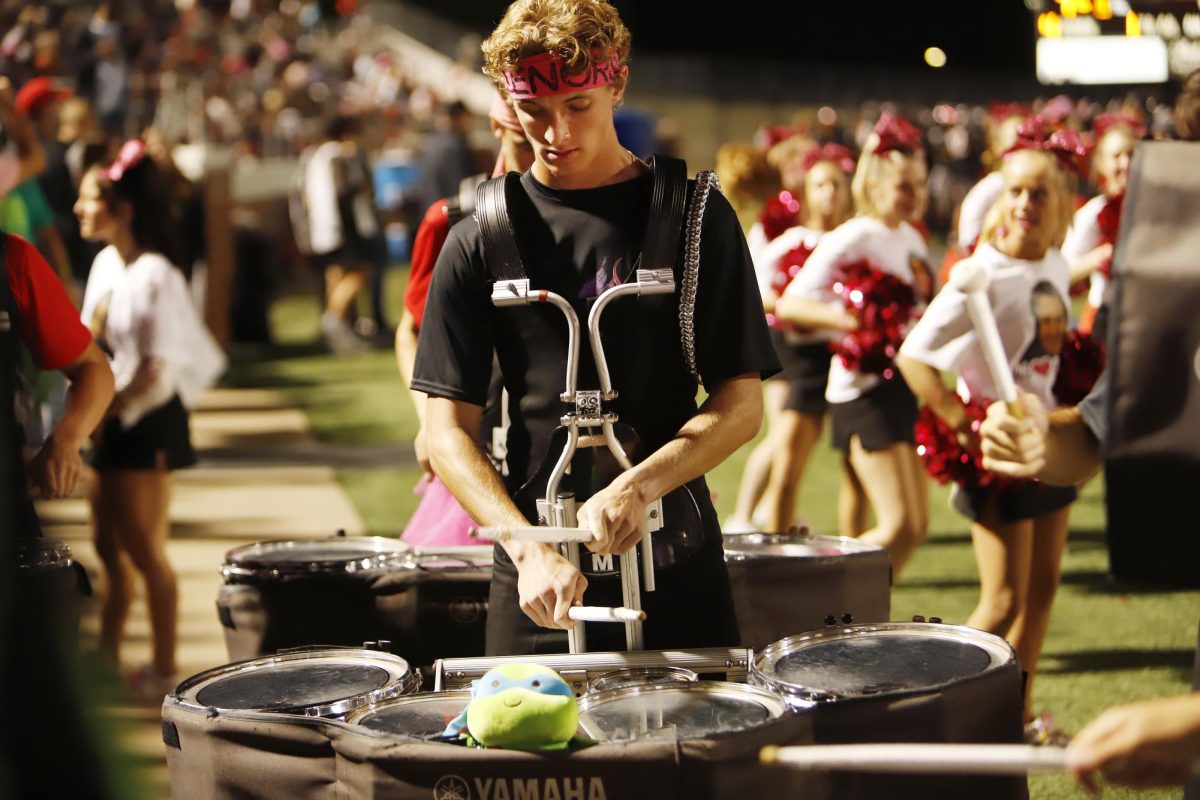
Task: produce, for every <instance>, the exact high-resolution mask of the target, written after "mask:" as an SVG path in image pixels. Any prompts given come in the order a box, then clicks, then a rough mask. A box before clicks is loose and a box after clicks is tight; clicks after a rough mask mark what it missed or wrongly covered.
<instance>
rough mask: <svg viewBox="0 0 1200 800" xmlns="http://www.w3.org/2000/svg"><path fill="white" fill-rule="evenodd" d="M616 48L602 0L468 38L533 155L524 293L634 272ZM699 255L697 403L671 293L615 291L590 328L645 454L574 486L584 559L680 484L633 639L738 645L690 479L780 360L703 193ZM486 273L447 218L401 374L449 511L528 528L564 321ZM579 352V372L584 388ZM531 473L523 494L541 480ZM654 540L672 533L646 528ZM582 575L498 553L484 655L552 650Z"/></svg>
mask: <svg viewBox="0 0 1200 800" xmlns="http://www.w3.org/2000/svg"><path fill="white" fill-rule="evenodd" d="M629 48H630V34H629V31H628V29H627V28H626V27H625V25H624V24H623V23H622V21H621V19H620V17H619V16H618V14H617V11H616V9H614V8H613V7H612V6H611V5H609V4H608V3H607V2H604V1H603V0H518V2H516V3H514V4H513V5H511V6H510V7H509V9H508V11H507V12H506V13H505V15H504V18H503V19H502V20H501V22H500V24H499V26H498V27H497V28H496V30H495V31H493V33H492V35H491V36H490V37H489V38H488V40H487V41H486V42H485V43H484V45H483V51H484V59H485V67H484V71H485V72H486V73H487V74H488V75H489V76H490V77H491V78H492V80H493V81H495V83H496V84H497V86H498V87H499V88H500V89H501V91H502V92H504V93H505V96H506V98H507V99H508V101H509V102H510V103H511V104H512V105H513V108H514V110H515V112H516V115H517V119H518V120H519V121H520V123H521V126H522V128H523V129H524V131H525V134H526V136H527V138H528V139H529V141H530V143H531V144H532V145H533V150H534V163H533V166H532V168H531V169H530V170H529V171H528V172H526V173H525V174H524V175H523V176H522V177H521V180H520V191H518V192H517V193H516V195H517V196H516V197H515V198H514V199H513V200H511V201H510V202H511V205H512V214H511V216H510V219H511V222H512V225H513V228H514V230H515V232H516V236H517V240H518V244H519V246H520V252H521V255H522V262H523V266H524V268H525V270H526V271H527V274H528V275H529V277H530V282H531V286H532V287H533V288H536V289H546V290H549V291H552V292H555V293H557V294H559V295H561V296H563V297H566V298H570V299H571V300H572V301H573V302H574V305H575V306H576V313H583V312H586V310H587V308H588V306H589V305H590V301H591V300H593V299H594V298H595V297H597V296H598V295H599V294H600V292H602V291H604V290H606V289H608V288H609V287H611V286H614V285H617V284H619V283H623V282H627V281H629V280H632V279H633V277H634V274H633V273H634V271H635V270H636V269H637V267H638V266H639V265H640V262H639V259H640V251H641V246H642V242H643V239H644V237H645V236H646V233H647V232H646V220H647V219H648V218H649V216H650V215H649V209H650V200H651V189H652V185H653V183H652V180H651V174H650V172H649V168H648V166H647V164H646V163H645V162H643V161H642V160H640V159H639V158H638V157H637V156H635V155H634V154H633V153H631V152H629V151H628V150H626V149H625V148H624V147H622V146H621V145H620V143H619V142H618V141H617V136H616V131H615V128H614V125H613V112H614V110H615V109H616V108H617V107H618V106H619V105H620V104H621V102H622V100H623V98H624V93H625V85H626V82H627V81H628V78H629V68H628V66H627V62H628V59H629ZM548 76H549V78H551V79H550V80H547V77H548ZM558 76H564V78H563V80H562V81H561V82H560V81H559V80H557V77H558ZM700 252H701V264H700V270H699V275H700V279H699V282H698V287H699V288H698V292H697V297H696V306H695V326H694V327H695V332H696V334H695V335H696V363H697V365H698V369H699V373H700V378H701V380H702V382H703V384H704V388H705V390H706V392H707V399H706V400H705V401H704V403H703V405H701V406H700V407H699V408H697V405H696V402H695V394H696V385H695V382H694V380H693V379H692V377H691V375H690V374H689V372H688V370H687V367H686V366H685V361H684V355H683V352H682V350H683V348H682V346H681V343H680V333H679V307H678V301H677V299H675V298H674V297H672V298H656V299H651V300H628V301H623V303H622V304H617V305H616V306H615V307H614V308H613V309H612V310H610V311H609V312H607V316H608V320H609V322H608V324H607V325H606V326H605V348H606V352H607V354H608V356H609V362H610V367H611V371H612V377H613V383H614V385H615V387H616V389H617V390H618V391H619V392H620V397H619V398H618V400H617V401H616V402H615V404H614V410H616V412H617V413H618V414H619V415H620V419H621V422H622V423H625V424H629V425H630V426H632V428H633V430H634V431H636V433H637V434H638V437H639V438H640V442H641V445H642V448H643V450H644V452H645V453H647V454H649V456H648V457H647V458H645V459H644V460H642V461H641V463H639V464H637V466H635V467H634V469H633V470H631V471H629V472H626V473H624V474H623V475H621V476H620V477H618V478H617V479H616V480H614V481H613V482H612V483H611V484H609V485H608V486H607V487H605V488H603V489H600V490H599V491H597V492H595V493H594V494H593V495H592V496H591V497H590V498H582V497H581V498H579V499H580V500H581V501H583V500H586V502H583V504H582V505H581V506H580V508H579V511H578V519H579V524H580V526H581V527H586V528H589V529H591V530H592V531H593V533H594V534H595V535H596V537H597V538H596V540H595V541H594V542H592V543H591V544H590V545H589V548H590V549H591V550H592V551H593V553H596V554H599V555H600V556H605V555H611V554H621V553H625V552H627V551H629V550H631V549H632V548H633V547H634V545H635V544H636V543H637V542H638V541H639V540H640V539H641V537H642V535H643V533H644V531H645V527H646V523H645V518H646V508H647V506H648V504H650V503H651V502H653V501H654V500H655V499H657V498H660V497H663V496H664V495H666V494H667V493H668V492H670V491H672V490H674V489H676V488H677V487H681V486H684V485H685V484H686V485H687V487H688V489H689V490H690V491H691V493H692V495H693V496H694V498H695V501H696V504H697V506H698V508H699V511H700V517H701V519H702V520H703V524H702V525H701V528H702V530H700V531H699V532H696V533H693V534H692V535H689V536H686V537H682V538H680V540H679V541H678V542H671V543H670V544H672V545H678V546H671V547H669V548H663V549H664V550H670V551H671V552H672V553H674V554H675V555H674V558H673V559H672V560H670V561H669V562H668V563H663V562H662V561H660V560H659V559H656V567H662V568H661V569H660V570H659V572H658V581H657V584H658V586H657V591H655V592H653V593H647V594H645V595H644V597H643V607H644V608H645V610H646V612H647V621H646V627H645V644H646V646H647V647H650V648H666V647H704V646H731V645H736V644H737V641H738V631H737V623H736V620H735V617H734V613H733V605H732V600H731V596H730V589H729V580H728V576H727V574H726V572H725V566H724V560H723V554H722V550H721V541H720V530H719V527H718V523H717V520H716V513H715V511H714V509H713V506H712V502H711V499H710V496H709V492H708V490H707V488H706V486H705V484H704V477H703V476H704V474H705V473H706V472H707V471H708V470H710V469H712V468H713V467H715V466H717V465H718V464H720V463H721V462H722V461H723V460H724V459H725V458H727V457H728V456H729V455H730V454H731V453H733V452H734V451H735V450H736V449H737V448H738V447H739V446H741V445H742V444H743V443H745V442H747V441H749V440H750V439H751V438H752V437H753V436H754V435H755V434H756V433H757V431H758V428H759V425H760V423H761V417H762V385H761V380H762V377H763V376H764V375H770V374H772V373H774V372H775V371H777V370H778V368H779V365H778V361H777V360H776V357H775V355H774V352H773V349H772V347H771V342H770V339H769V337H768V335H767V328H766V324H765V321H764V319H763V315H762V307H761V302H760V300H759V295H758V289H757V286H756V282H755V278H754V271H753V265H752V263H751V261H750V257H749V254H748V252H747V249H746V243H745V239H744V237H743V235H742V231H741V227H740V225H739V224H738V220H737V217H736V216H735V214H734V212H733V210H732V208H731V207H730V205H729V203H728V202H726V201H725V199H724V198H723V197H721V196H720V194H719V193H717V192H713V193H712V194H711V195H710V196H709V197H708V201H707V208H706V210H705V213H704V219H703V228H702V235H701V240H700ZM678 267H679V265H678V264H677V265H676V272H677V275H676V281H677V283H678V281H679V272H678ZM487 274H488V273H487V263H486V259H485V253H484V246H483V242H482V238H481V235H480V233H479V230H478V229H477V227H476V224H475V223H474V222H473V221H471V220H466V221H464V222H463V223H461V224H459V225H457V226H455V228H454V229H453V230H452V231H451V232H450V235H449V238H448V239H447V241H446V244H445V246H444V248H443V250H442V254H441V256H440V258H439V261H438V265H437V267H436V268H435V269H434V277H433V281H432V285H431V287H430V291H429V299H428V305H427V307H426V311H425V318H424V323H423V325H422V328H421V337H420V342H419V344H418V350H417V359H416V364H415V369H414V377H413V381H412V388H413V389H415V390H419V391H421V392H424V393H426V394H427V395H428V402H427V406H426V421H425V426H426V436H427V444H428V447H429V452H430V460H431V462H432V466H433V468H434V471H435V472H436V473H437V474H438V475H439V476H441V478H442V480H443V481H444V482H445V483H446V485H447V486H448V487H449V488H450V490H451V491H452V492H453V493H454V494H455V496H456V497H457V498H458V500H459V501H460V502H461V503H462V505H463V507H464V508H465V509H466V510H467V511H468V512H469V513H470V514H471V516H472V517H473V518H474V519H475V520H477V521H478V522H479V523H481V524H484V525H497V526H525V525H528V524H529V523H530V522H531V521H533V520H534V519H535V516H536V512H535V510H534V509H533V508H531V507H529V506H530V505H532V504H531V503H526V504H523V505H522V506H521V507H519V505H518V502H516V501H515V500H514V496H515V495H516V493H517V490H518V488H519V487H521V486H522V485H523V484H525V483H526V482H527V481H531V480H532V479H534V477H535V473H537V472H538V470H539V466H540V465H541V464H542V463H543V462H544V461H545V460H546V459H549V460H550V463H553V460H554V459H556V458H557V456H558V455H559V451H560V449H561V446H562V445H561V441H559V442H557V443H555V442H552V440H551V434H552V433H553V431H554V430H555V428H556V427H557V426H558V424H559V417H560V415H561V414H562V411H563V409H562V405H561V403H560V401H559V392H561V390H562V386H563V383H564V376H565V374H566V368H567V367H566V364H567V358H566V355H567V331H566V326H565V324H563V321H562V318H561V315H560V314H559V312H558V311H557V310H555V309H545V308H540V307H522V308H518V309H505V310H498V309H496V308H494V307H493V306H492V303H491V300H490V295H491V284H490V282H489V281H488V278H487ZM614 318H616V319H614ZM493 350H494V351H495V352H496V354H497V357H498V361H499V365H500V370H501V372H502V374H503V376H504V384H505V387H506V389H507V390H508V392H509V396H510V413H511V427H510V429H509V433H508V467H509V473H510V474H509V476H508V477H507V478H506V479H505V478H501V476H499V475H498V474H497V473H496V471H495V470H494V469H493V468H492V467H491V465H490V463H489V462H488V460H487V458H486V457H485V456H484V454H483V452H482V450H481V449H480V448H479V446H478V444H477V443H478V441H479V437H478V428H479V424H480V418H481V414H482V410H483V405H484V402H485V400H486V392H487V386H488V378H489V375H490V372H491V353H492V352H493ZM584 351H585V352H584V354H583V359H582V366H581V370H580V386H581V387H583V388H588V387H595V386H597V385H598V381H597V376H596V374H595V370H594V369H593V367H592V358H591V355H590V353H588V352H586V351H587V348H584ZM534 483H535V485H536V486H537V488H538V490H539V491H538V492H537V493H539V494H540V492H541V490H544V487H545V485H546V477H545V474H544V473H543V474H542V476H541V477H539V478H537V479H536V481H534ZM667 522H668V527H669V520H668V521H667ZM655 536H656V537H665V538H669V536H668V535H667V534H666V533H664V532H662V531H660V532H659V533H657V534H655ZM660 540H661V538H660V539H656V541H660ZM584 562H585V568H587V569H589V570H590V572H591V574H592V578H591V579H590V580H591V582H592V591H590V592H589V594H588V597H589V600H591V602H592V603H593V604H594V603H595V598H596V597H612V596H615V597H620V592H619V590H618V589H615V587H617V586H618V585H619V577H618V574H617V573H616V572H615V571H612V570H611V568H610V569H609V570H608V571H605V569H604V568H603V567H604V566H605V564H606V561H605V560H603V559H588V558H586V557H585V559H584ZM607 563H616V562H615V561H607ZM588 586H589V578H587V577H585V576H584V575H583V574H582V573H581V572H580V571H579V570H577V569H576V568H575V567H573V566H572V565H571V564H570V563H569V562H568V561H567V560H566V559H565V558H563V557H562V556H560V555H559V553H558V552H557V551H556V550H555V549H554V548H553V547H551V546H549V545H544V544H530V543H517V542H507V543H505V544H504V545H503V547H497V549H496V551H495V568H494V574H493V582H492V586H491V599H490V605H489V611H488V645H487V649H488V653H489V654H514V653H520V654H526V653H533V652H553V651H561V650H563V649H565V644H566V637H565V634H563V633H562V631H563V630H564V629H566V628H568V627H570V625H571V622H570V619H569V616H568V610H569V609H570V607H571V606H573V605H581V604H582V603H583V599H584V591H585V589H588ZM522 612H523V613H522ZM594 627H596V626H594ZM623 634H624V631H623V629H621V627H620V626H615V625H614V626H601V627H598V628H597V630H596V632H595V633H592V634H589V635H590V636H591V637H592V638H591V644H592V649H593V650H600V649H605V648H608V649H623V645H622V644H620V642H623ZM606 636H607V639H606V638H605V637H606Z"/></svg>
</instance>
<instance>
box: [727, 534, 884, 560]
mask: <svg viewBox="0 0 1200 800" xmlns="http://www.w3.org/2000/svg"><path fill="white" fill-rule="evenodd" d="M723 543H724V547H725V558H726V560H729V561H737V560H743V559H751V558H837V557H845V556H855V555H859V554H861V553H879V552H882V550H883V548H881V547H878V546H876V545H873V544H868V543H866V542H860V541H858V540H856V539H850V538H847V537H844V536H816V535H813V534H808V533H739V534H730V535H727V536H725V537H724V539H723Z"/></svg>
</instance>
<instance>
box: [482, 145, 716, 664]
mask: <svg viewBox="0 0 1200 800" xmlns="http://www.w3.org/2000/svg"><path fill="white" fill-rule="evenodd" d="M650 165H651V169H652V171H653V189H652V195H651V207H650V218H649V222H648V224H647V227H646V238H645V242H644V246H643V248H642V257H641V266H642V267H648V268H639V269H638V270H637V272H636V274H635V279H634V280H633V281H630V282H627V283H623V284H619V285H617V286H613V287H611V288H609V289H607V290H605V291H604V292H602V293H601V294H600V295H599V296H598V297H597V298H596V300H595V302H594V304H593V306H592V308H591V311H590V312H589V313H588V320H587V333H588V341H589V344H590V346H591V350H592V355H593V357H594V359H595V362H596V372H597V374H598V377H599V384H600V388H599V389H598V390H590V389H579V388H578V379H579V351H580V343H581V339H582V331H581V326H580V322H579V316H578V315H577V314H576V312H575V309H574V308H573V307H572V306H571V304H570V302H569V301H567V300H566V299H565V298H563V297H562V296H560V295H558V294H555V293H554V292H551V291H548V290H545V289H536V288H534V287H532V286H531V285H530V280H529V277H528V275H527V274H526V272H525V268H524V266H523V265H522V262H521V256H520V252H519V249H518V246H517V236H516V232H515V230H514V229H513V226H512V222H511V220H510V218H509V215H508V210H507V209H508V198H509V197H510V196H511V195H512V193H514V192H517V191H521V190H520V187H519V183H520V176H519V175H518V174H516V173H508V174H507V175H504V176H502V177H499V178H495V179H492V180H490V181H487V182H485V183H483V184H481V185H480V186H479V189H478V194H477V199H476V203H475V219H476V220H477V222H478V225H479V231H480V234H481V236H482V238H483V244H484V252H485V253H486V254H487V260H488V269H489V272H490V273H491V278H492V281H493V283H492V304H493V305H494V306H496V307H497V308H512V307H517V306H527V305H533V304H535V303H547V304H549V305H552V306H554V307H555V308H557V309H558V310H559V311H561V312H562V314H563V316H564V317H565V318H566V321H567V332H568V335H567V368H566V380H565V389H564V391H563V393H562V394H561V395H560V399H561V400H562V402H563V403H565V404H567V406H568V410H567V412H566V413H565V414H564V415H563V416H562V417H561V419H560V423H561V425H562V427H563V428H565V429H566V431H567V440H566V444H565V446H564V448H563V452H562V454H561V455H560V456H559V458H558V461H557V462H556V463H555V466H554V470H553V472H552V473H551V474H550V478H549V480H548V482H547V485H546V493H545V496H544V497H543V498H541V499H539V500H538V501H537V515H538V527H536V528H480V529H479V530H478V535H479V536H481V537H484V538H494V539H496V540H497V541H501V542H503V541H507V540H521V541H543V542H549V543H554V544H557V545H558V547H559V551H560V552H561V553H562V555H563V557H564V558H566V559H567V561H569V562H570V563H571V565H572V566H574V567H575V568H576V569H579V566H580V552H579V545H580V544H581V543H586V542H590V541H592V540H593V538H594V537H593V534H592V532H591V531H590V530H588V529H586V528H580V527H578V525H579V522H578V519H577V517H576V513H577V510H578V509H577V502H576V499H575V496H574V493H572V492H563V491H560V483H561V482H562V479H563V477H564V476H565V475H566V474H567V473H568V471H569V469H570V465H571V460H572V458H573V457H574V455H575V452H576V450H577V449H578V448H581V447H583V448H589V447H595V448H599V447H605V448H607V449H608V451H609V452H610V453H611V454H612V456H613V458H615V459H616V461H617V463H618V464H619V465H620V466H621V468H622V469H624V470H629V469H632V468H633V464H632V462H631V461H630V459H629V456H628V455H627V453H626V452H625V449H624V447H623V446H622V445H621V443H620V442H619V441H618V439H617V436H616V433H615V432H614V427H613V426H614V425H615V424H616V422H617V414H616V412H615V411H614V410H613V409H612V408H611V407H610V405H609V404H610V403H611V402H612V401H613V400H615V399H616V398H617V391H616V389H614V388H613V384H612V376H611V374H610V372H609V369H608V360H607V358H606V356H605V353H604V346H603V341H602V337H601V334H600V318H601V315H602V314H603V312H604V309H605V308H606V307H607V306H608V304H609V303H610V302H612V301H613V300H616V299H617V298H619V297H624V296H628V295H637V296H639V297H641V296H643V295H646V296H649V295H667V294H674V293H675V291H676V282H675V275H674V269H673V266H674V263H675V255H676V253H677V251H678V246H679V236H680V232H681V231H682V230H683V229H684V227H685V225H686V231H687V232H686V238H685V241H684V264H683V274H682V280H681V284H682V285H681V286H680V287H679V289H680V299H679V330H680V336H681V340H682V350H683V355H684V360H685V364H686V366H687V369H688V372H689V373H691V375H692V377H693V380H695V381H697V383H698V381H699V372H698V369H697V366H696V343H695V325H694V319H695V306H696V288H697V282H698V278H699V268H700V229H701V224H702V222H703V219H704V208H705V204H706V202H707V199H708V193H709V191H710V190H711V189H712V187H713V186H717V188H718V191H719V189H720V186H719V183H718V181H717V178H716V174H715V173H712V172H701V173H700V174H699V175H698V176H697V178H696V185H695V189H694V191H693V193H692V198H691V202H690V204H689V203H688V202H687V166H686V164H685V163H684V162H683V161H681V160H679V159H674V158H666V157H663V156H655V157H653V158H651V160H650ZM662 527H663V510H662V500H661V499H658V500H655V501H654V502H653V503H651V504H650V506H648V507H647V509H646V533H645V535H644V537H643V538H642V541H641V542H640V543H639V544H640V546H641V550H642V565H641V568H642V573H641V575H640V576H639V572H638V564H637V552H636V551H637V545H635V547H634V548H632V549H630V550H629V551H628V552H627V553H625V554H623V555H621V556H620V571H621V593H622V602H623V603H624V604H625V607H624V608H620V609H608V611H610V612H611V613H610V614H609V615H608V616H607V617H606V618H605V619H603V620H601V619H595V620H594V621H612V622H624V624H625V641H626V646H627V649H629V650H641V649H643V636H642V620H643V619H644V618H645V614H644V613H643V612H642V610H641V607H642V601H641V591H642V582H643V581H644V584H645V590H646V591H648V592H652V591H654V590H655V580H654V557H653V550H652V548H651V535H652V533H653V532H654V531H657V530H661V529H662ZM576 610H577V609H576ZM567 640H568V647H569V650H570V652H571V653H582V652H586V650H587V640H586V636H585V633H584V626H583V622H582V621H581V620H579V619H575V622H574V624H573V626H572V627H571V629H570V630H569V631H568V633H567Z"/></svg>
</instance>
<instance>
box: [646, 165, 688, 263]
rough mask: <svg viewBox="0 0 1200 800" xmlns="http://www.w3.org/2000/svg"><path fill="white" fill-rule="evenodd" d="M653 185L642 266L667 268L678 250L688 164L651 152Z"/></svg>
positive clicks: (673, 261)
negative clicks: (653, 154)
mask: <svg viewBox="0 0 1200 800" xmlns="http://www.w3.org/2000/svg"><path fill="white" fill-rule="evenodd" d="M650 167H651V169H652V170H653V171H654V189H653V192H652V194H651V198H650V219H649V221H648V222H647V224H646V241H645V242H644V243H643V245H642V264H641V267H642V269H670V268H672V267H674V266H675V257H676V255H677V254H678V253H679V237H680V234H681V233H682V232H683V223H684V215H685V213H686V210H687V209H686V207H687V164H686V163H685V162H684V161H682V160H681V159H678V158H670V157H669V156H658V155H656V156H653V157H652V158H651V159H650Z"/></svg>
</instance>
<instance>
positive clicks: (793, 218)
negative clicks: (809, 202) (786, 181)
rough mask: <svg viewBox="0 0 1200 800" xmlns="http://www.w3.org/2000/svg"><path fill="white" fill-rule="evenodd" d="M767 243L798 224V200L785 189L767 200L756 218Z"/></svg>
mask: <svg viewBox="0 0 1200 800" xmlns="http://www.w3.org/2000/svg"><path fill="white" fill-rule="evenodd" d="M758 221H759V222H761V223H762V226H763V233H765V234H766V235H767V241H771V240H773V239H775V237H777V236H779V234H781V233H783V232H784V231H786V230H787V229H788V228H791V227H794V226H795V225H798V224H800V199H799V198H798V197H796V196H795V195H794V194H792V193H791V192H789V191H787V190H786V189H785V190H784V191H782V192H780V193H779V194H777V195H775V196H774V197H772V198H770V199H769V200H767V203H766V205H764V206H763V210H762V213H761V214H759V216H758Z"/></svg>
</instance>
